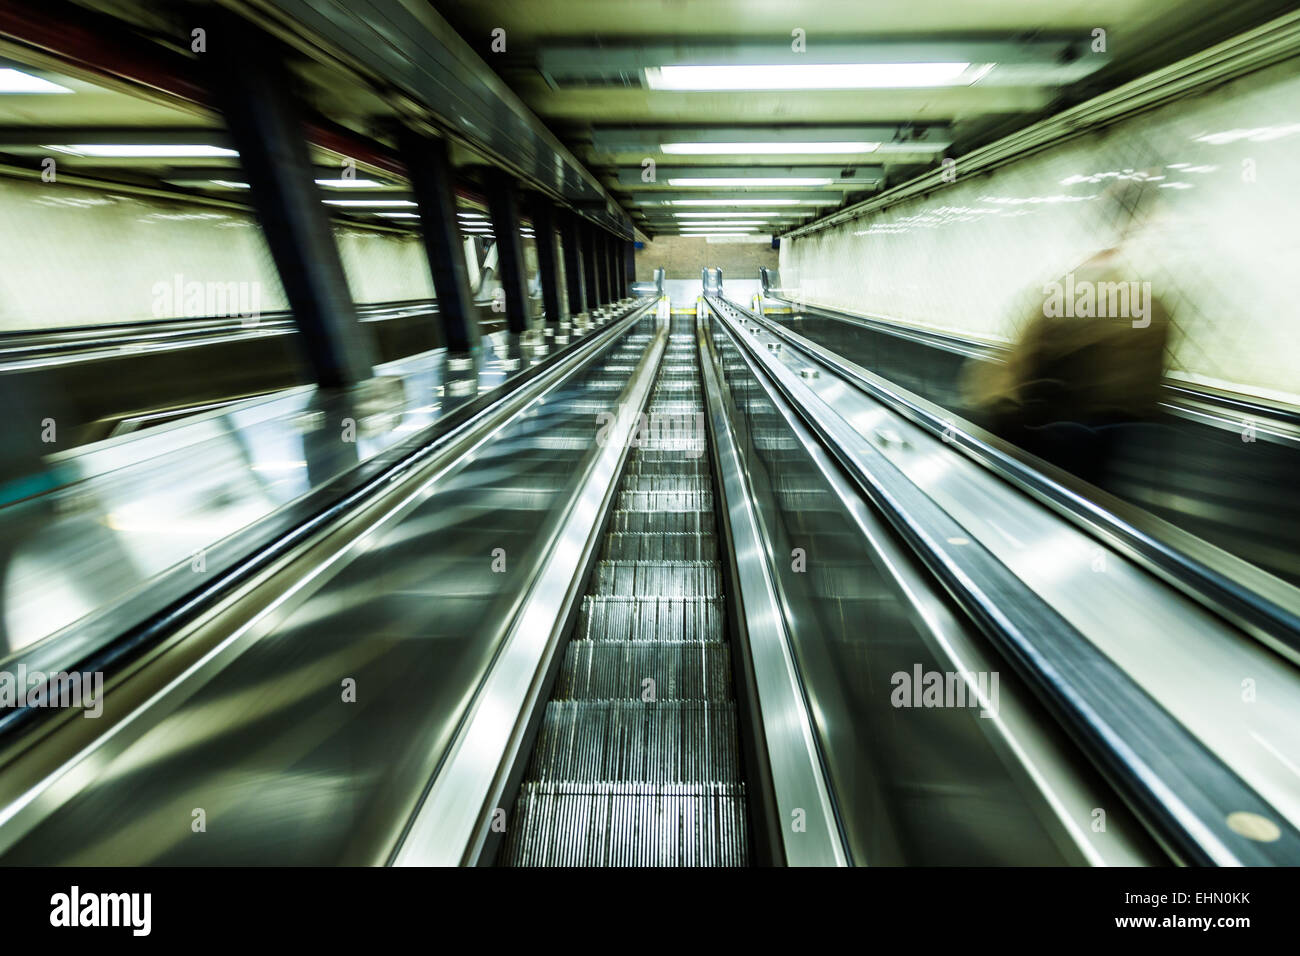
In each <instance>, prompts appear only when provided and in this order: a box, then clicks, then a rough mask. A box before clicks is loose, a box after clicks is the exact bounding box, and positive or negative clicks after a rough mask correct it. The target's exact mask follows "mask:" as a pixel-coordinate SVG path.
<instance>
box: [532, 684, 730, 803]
mask: <svg viewBox="0 0 1300 956" xmlns="http://www.w3.org/2000/svg"><path fill="white" fill-rule="evenodd" d="M736 741H737V731H736V708H735V705H734V704H732V703H730V702H728V703H712V702H708V701H658V702H656V703H643V702H642V701H641V700H600V701H596V700H553V701H551V702H550V703H549V704H547V705H546V713H545V715H544V716H543V718H542V727H541V730H540V731H539V732H538V735H537V743H536V745H535V747H534V749H533V757H532V762H531V764H530V765H529V768H528V772H527V779H528V780H532V781H538V782H547V781H550V782H560V781H567V782H569V783H646V784H670V783H739V782H740V779H741V778H740V760H739V754H738V747H737V743H736Z"/></svg>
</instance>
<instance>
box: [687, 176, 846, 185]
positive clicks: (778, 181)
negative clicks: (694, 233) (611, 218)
mask: <svg viewBox="0 0 1300 956" xmlns="http://www.w3.org/2000/svg"><path fill="white" fill-rule="evenodd" d="M833 182H835V180H833V179H830V178H829V177H826V178H822V177H812V176H806V177H805V176H752V177H751V176H723V177H719V178H709V177H705V178H689V179H670V180H668V185H669V186H715V187H717V186H829V185H830V184H831V183H833Z"/></svg>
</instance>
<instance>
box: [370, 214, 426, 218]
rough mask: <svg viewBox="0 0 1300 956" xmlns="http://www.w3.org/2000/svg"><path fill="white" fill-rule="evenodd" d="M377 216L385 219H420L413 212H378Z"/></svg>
mask: <svg viewBox="0 0 1300 956" xmlns="http://www.w3.org/2000/svg"><path fill="white" fill-rule="evenodd" d="M375 215H376V216H383V217H384V218H385V219H419V218H420V217H419V216H418V215H416V214H415V213H413V212H377V213H375Z"/></svg>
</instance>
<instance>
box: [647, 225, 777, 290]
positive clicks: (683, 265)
mask: <svg viewBox="0 0 1300 956" xmlns="http://www.w3.org/2000/svg"><path fill="white" fill-rule="evenodd" d="M776 265H777V251H776V250H775V249H773V248H772V244H771V243H770V242H761V243H760V242H714V243H710V242H709V241H708V240H706V239H693V238H688V237H685V236H660V237H659V238H658V239H655V240H654V241H653V242H648V243H646V246H645V248H644V249H638V250H637V251H636V278H637V281H638V282H649V281H651V280H652V279H653V278H654V271H655V270H656V269H663V270H664V278H666V279H698V278H699V277H700V270H701V269H703V268H705V267H708V268H710V269H721V270H722V279H723V281H724V282H725V281H726V280H727V279H728V278H733V279H757V278H758V267H759V266H767V267H769V268H771V269H775V268H776Z"/></svg>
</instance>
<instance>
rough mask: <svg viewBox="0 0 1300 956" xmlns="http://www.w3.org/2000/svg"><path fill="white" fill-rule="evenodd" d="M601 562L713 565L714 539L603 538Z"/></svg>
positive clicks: (699, 536) (689, 536)
mask: <svg viewBox="0 0 1300 956" xmlns="http://www.w3.org/2000/svg"><path fill="white" fill-rule="evenodd" d="M601 559H602V560H605V561H717V560H718V539H717V538H715V537H714V536H713V535H702V534H624V533H615V534H610V535H606V536H605V550H604V552H603V553H602V554H601Z"/></svg>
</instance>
